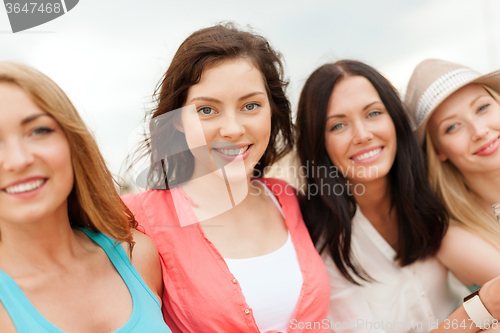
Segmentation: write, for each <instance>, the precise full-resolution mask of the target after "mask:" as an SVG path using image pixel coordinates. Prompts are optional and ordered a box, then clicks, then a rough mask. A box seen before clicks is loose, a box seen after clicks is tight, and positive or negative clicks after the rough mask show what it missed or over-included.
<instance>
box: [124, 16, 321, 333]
mask: <svg viewBox="0 0 500 333" xmlns="http://www.w3.org/2000/svg"><path fill="white" fill-rule="evenodd" d="M285 86H286V82H285V81H284V80H283V66H282V63H281V60H280V55H279V54H278V53H277V52H276V51H274V50H273V49H272V48H271V47H270V45H269V43H268V42H267V40H266V39H265V38H263V37H261V36H258V35H255V34H252V33H249V32H245V31H242V30H239V29H237V28H235V27H234V26H233V25H230V24H229V25H217V26H214V27H210V28H206V29H202V30H199V31H197V32H195V33H193V34H192V35H191V36H189V37H188V38H187V39H186V40H185V41H184V42H183V44H182V45H181V46H180V47H179V50H178V51H177V53H176V54H175V56H174V59H173V60H172V63H171V64H170V67H169V69H168V70H167V72H166V74H165V75H164V78H163V80H162V82H161V84H160V86H159V89H158V94H157V106H156V108H155V109H154V110H153V112H152V115H151V118H152V119H151V122H150V133H151V135H150V136H149V137H148V138H147V139H146V141H145V144H144V149H143V150H142V152H143V153H144V155H147V156H150V158H151V168H150V169H149V170H148V171H145V172H144V173H143V174H141V175H140V176H139V183H140V182H141V179H142V181H143V183H144V184H146V183H147V184H146V185H147V186H148V188H150V190H148V191H146V192H142V193H140V194H136V195H129V196H125V197H124V198H123V199H124V201H125V203H126V204H127V205H128V206H129V208H130V209H131V211H132V212H133V213H134V214H135V218H136V219H137V221H138V222H139V224H140V226H141V227H142V228H143V229H144V232H145V233H146V234H148V235H149V236H150V237H151V238H152V239H153V240H154V241H155V243H156V245H157V246H158V250H159V253H160V257H161V261H162V268H163V280H164V293H163V295H164V296H163V312H164V317H165V320H166V322H167V323H168V325H169V327H171V329H172V331H173V332H300V331H304V330H307V331H311V332H326V331H328V330H329V328H330V325H329V323H328V320H327V319H326V318H327V315H328V301H329V293H330V286H329V281H328V275H327V273H326V269H325V266H324V264H323V262H322V260H321V258H320V256H319V255H318V253H317V251H316V250H315V248H314V246H313V244H312V242H311V239H310V237H309V234H308V232H307V229H306V227H305V225H304V222H303V220H302V216H301V213H300V209H299V207H298V204H297V199H296V195H295V191H294V190H293V189H292V188H291V187H290V186H289V185H288V184H286V183H285V182H282V181H278V180H275V179H258V177H261V176H262V175H263V172H264V171H265V168H266V167H267V166H269V165H271V164H272V163H274V162H275V161H276V160H278V159H279V158H280V157H281V156H283V155H284V154H285V153H287V152H289V151H290V150H291V147H292V141H293V139H292V130H291V112H290V104H289V101H288V100H287V98H286V96H285V93H284V88H285ZM142 176H144V177H143V178H141V177H142ZM146 185H144V186H146Z"/></svg>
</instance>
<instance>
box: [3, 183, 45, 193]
mask: <svg viewBox="0 0 500 333" xmlns="http://www.w3.org/2000/svg"><path fill="white" fill-rule="evenodd" d="M45 181H46V179H36V180H31V181H27V182H24V183H21V184H16V185H12V186H8V187H6V188H4V189H3V190H4V191H5V192H7V193H9V194H20V193H26V192H31V191H34V190H36V189H37V188H39V187H40V186H42V185H43V184H44V183H45Z"/></svg>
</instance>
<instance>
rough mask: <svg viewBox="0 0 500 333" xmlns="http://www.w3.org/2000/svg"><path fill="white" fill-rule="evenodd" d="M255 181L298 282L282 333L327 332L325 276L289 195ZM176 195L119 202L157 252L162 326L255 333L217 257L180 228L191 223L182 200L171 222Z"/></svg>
mask: <svg viewBox="0 0 500 333" xmlns="http://www.w3.org/2000/svg"><path fill="white" fill-rule="evenodd" d="M259 180H260V181H261V182H263V183H264V184H265V185H266V186H267V187H268V188H270V189H271V190H272V191H273V193H274V194H275V196H276V198H277V199H278V202H279V203H280V205H281V208H282V210H283V213H284V215H285V223H286V226H287V228H288V230H289V232H290V236H291V239H292V242H293V245H294V247H295V251H296V253H297V259H298V261H299V265H300V269H301V271H302V276H303V281H304V282H303V284H302V290H301V292H300V296H299V300H298V302H297V305H296V307H295V310H294V313H293V315H292V320H291V325H290V326H289V328H288V330H287V332H300V331H303V330H304V329H305V328H306V327H307V328H308V329H307V331H308V332H328V331H329V330H328V327H329V326H328V325H327V324H325V323H326V322H327V317H328V310H329V309H328V303H329V299H330V283H329V280H328V274H327V272H326V268H325V265H324V264H323V261H322V260H321V258H320V256H319V254H318V252H317V251H316V249H315V248H314V245H313V243H312V241H311V238H310V237H309V233H308V231H307V228H306V226H305V224H304V221H303V219H302V214H301V213H300V209H299V205H298V202H297V198H296V196H295V193H294V190H293V188H292V187H291V186H290V185H288V184H287V183H286V182H283V181H281V180H277V179H259ZM180 195H181V191H179V189H178V188H174V189H172V190H170V191H166V190H149V191H146V192H142V193H139V194H131V195H126V196H124V197H122V199H123V201H124V202H125V204H127V206H128V207H129V208H130V210H131V211H132V213H133V214H135V218H136V219H137V221H138V222H139V226H140V227H142V228H143V229H144V232H145V233H146V234H147V235H148V236H150V237H151V238H152V239H153V240H154V242H155V243H156V246H157V247H158V251H159V253H160V258H161V264H162V271H163V282H164V291H163V315H164V318H165V321H166V323H167V325H168V326H169V327H170V329H171V330H172V332H174V333H176V332H197V333H200V332H203V333H204V332H231V333H237V332H242V333H243V332H245V333H258V332H259V329H258V327H257V324H256V323H255V320H254V317H253V314H252V309H250V308H249V306H248V305H247V303H246V302H245V297H244V296H243V293H242V291H241V288H240V286H239V284H238V281H237V280H236V279H235V278H234V276H233V274H231V272H230V271H229V269H228V267H227V265H226V262H225V261H224V259H223V258H222V256H221V254H220V253H219V251H217V249H216V248H215V247H214V245H213V244H212V243H211V242H210V241H209V240H208V239H207V238H206V237H205V235H204V234H203V230H202V229H201V227H200V225H199V224H198V223H195V224H190V225H186V226H184V227H181V226H180V223H179V219H187V220H192V219H193V218H195V217H194V213H193V212H192V211H191V209H190V206H189V205H188V204H187V203H186V202H185V200H184V202H185V206H186V209H184V210H182V213H180V214H179V215H180V216H177V213H176V210H175V208H174V207H175V206H174V203H173V201H172V197H177V196H180ZM178 208H179V207H178ZM178 211H180V210H179V209H178ZM185 224H186V223H184V225H185ZM311 328H312V329H311ZM269 333H270V332H269Z"/></svg>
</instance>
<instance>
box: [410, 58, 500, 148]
mask: <svg viewBox="0 0 500 333" xmlns="http://www.w3.org/2000/svg"><path fill="white" fill-rule="evenodd" d="M470 83H478V84H483V85H485V86H487V87H489V88H491V89H493V90H494V91H496V92H499V93H500V70H497V71H495V72H492V73H489V74H486V75H481V74H480V73H478V72H476V71H475V70H473V69H470V68H469V67H466V66H462V65H459V64H454V63H451V62H448V61H445V60H439V59H427V60H424V61H422V62H421V63H420V64H418V66H417V67H415V70H414V71H413V74H412V75H411V78H410V82H408V88H407V89H406V96H405V104H406V107H407V109H408V113H409V116H410V120H411V121H412V123H413V130H414V131H415V135H416V136H417V139H418V142H419V143H420V144H421V145H422V144H423V143H424V138H425V127H426V125H427V121H428V120H429V118H430V116H431V114H432V112H433V111H434V110H435V109H436V108H437V107H438V106H439V104H441V102H443V101H444V100H445V99H446V98H447V97H448V96H450V95H451V94H453V93H454V92H455V91H457V90H458V89H460V88H462V87H463V86H466V85H468V84H470Z"/></svg>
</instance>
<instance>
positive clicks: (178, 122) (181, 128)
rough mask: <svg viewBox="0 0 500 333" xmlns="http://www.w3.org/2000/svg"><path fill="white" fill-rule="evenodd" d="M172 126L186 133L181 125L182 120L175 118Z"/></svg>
mask: <svg viewBox="0 0 500 333" xmlns="http://www.w3.org/2000/svg"><path fill="white" fill-rule="evenodd" d="M174 126H175V128H176V129H177V130H178V131H179V132H182V133H186V131H184V126H182V122H181V121H179V120H177V119H176V120H175V121H174Z"/></svg>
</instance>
